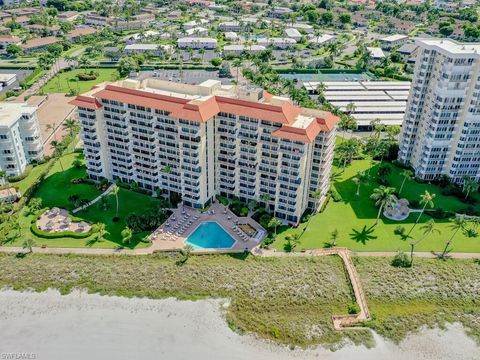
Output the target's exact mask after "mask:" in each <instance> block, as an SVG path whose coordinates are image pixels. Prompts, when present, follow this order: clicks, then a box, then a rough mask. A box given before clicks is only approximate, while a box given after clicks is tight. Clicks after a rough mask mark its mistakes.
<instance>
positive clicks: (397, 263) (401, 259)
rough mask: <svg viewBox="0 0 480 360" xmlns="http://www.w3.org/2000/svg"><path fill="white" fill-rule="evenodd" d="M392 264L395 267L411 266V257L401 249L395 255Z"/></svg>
mask: <svg viewBox="0 0 480 360" xmlns="http://www.w3.org/2000/svg"><path fill="white" fill-rule="evenodd" d="M391 264H392V266H394V267H403V268H407V267H410V266H411V262H410V259H409V258H408V256H407V254H405V253H404V252H403V251H400V252H398V253H397V255H395V257H394V258H393V260H392V263H391Z"/></svg>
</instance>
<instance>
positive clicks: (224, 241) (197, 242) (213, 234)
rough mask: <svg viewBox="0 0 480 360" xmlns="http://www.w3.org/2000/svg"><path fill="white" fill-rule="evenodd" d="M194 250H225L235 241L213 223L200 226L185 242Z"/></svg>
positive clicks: (209, 222)
mask: <svg viewBox="0 0 480 360" xmlns="http://www.w3.org/2000/svg"><path fill="white" fill-rule="evenodd" d="M185 243H186V244H188V245H191V246H193V247H194V248H195V249H226V248H230V247H232V246H233V244H235V240H234V239H233V238H232V237H231V236H230V235H229V234H228V233H227V232H226V231H225V230H224V229H223V228H222V227H221V226H220V225H219V224H218V223H216V222H215V221H208V222H204V223H202V224H200V225H199V226H198V227H197V228H196V229H195V231H194V232H193V233H192V234H191V235H190V236H189V237H188V238H187V241H186V242H185Z"/></svg>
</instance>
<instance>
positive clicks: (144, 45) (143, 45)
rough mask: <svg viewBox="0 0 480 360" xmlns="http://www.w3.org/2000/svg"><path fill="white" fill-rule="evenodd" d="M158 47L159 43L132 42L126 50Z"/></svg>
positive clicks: (151, 49)
mask: <svg viewBox="0 0 480 360" xmlns="http://www.w3.org/2000/svg"><path fill="white" fill-rule="evenodd" d="M157 49H158V45H157V44H131V45H127V46H125V50H146V51H149V50H150V51H155V50H157Z"/></svg>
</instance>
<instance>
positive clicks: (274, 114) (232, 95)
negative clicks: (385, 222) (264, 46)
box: [72, 79, 338, 223]
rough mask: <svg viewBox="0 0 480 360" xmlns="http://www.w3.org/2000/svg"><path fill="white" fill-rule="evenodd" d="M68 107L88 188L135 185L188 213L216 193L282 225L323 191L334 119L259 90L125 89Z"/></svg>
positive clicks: (128, 83) (212, 83)
mask: <svg viewBox="0 0 480 360" xmlns="http://www.w3.org/2000/svg"><path fill="white" fill-rule="evenodd" d="M72 103H73V104H74V105H76V106H77V107H78V115H79V119H80V122H81V137H82V139H83V142H84V146H85V158H86V161H87V171H88V175H89V176H90V177H91V178H92V179H95V180H99V179H101V178H107V179H110V180H121V181H123V182H132V181H135V182H136V183H137V184H138V186H139V187H141V188H144V189H147V190H151V191H154V190H156V189H157V188H160V189H162V191H163V192H164V194H171V193H176V194H178V195H180V196H181V198H182V201H183V203H184V204H185V205H187V206H192V207H196V208H202V207H204V206H206V205H208V204H209V203H211V202H212V201H213V199H214V197H215V195H217V194H220V195H223V196H227V197H229V198H232V197H234V196H236V197H238V198H240V200H242V201H246V202H248V201H250V200H253V199H255V200H257V201H260V202H262V203H264V204H266V205H267V206H268V208H269V209H270V210H271V211H272V212H273V211H274V212H275V216H276V217H278V218H279V219H282V220H284V221H285V222H289V223H298V221H299V220H300V217H301V216H302V214H303V212H304V211H305V210H306V209H307V208H314V207H316V206H319V204H320V203H321V202H322V200H323V198H324V196H325V194H326V193H327V191H328V190H329V176H330V169H331V164H332V158H333V149H334V144H335V128H336V122H337V120H338V119H337V117H335V116H333V115H332V114H330V113H328V112H324V111H319V110H313V109H304V108H300V107H297V106H295V105H293V104H292V102H291V101H290V100H289V99H288V98H283V97H278V96H272V95H271V94H268V93H266V92H264V91H263V90H262V89H258V88H252V87H238V88H237V87H236V86H233V85H221V83H220V82H219V81H216V80H207V81H205V82H203V83H201V84H199V85H187V84H180V83H174V82H168V81H163V80H158V79H146V80H143V81H141V82H139V81H136V80H123V81H118V82H115V83H111V84H102V85H100V86H97V87H96V88H94V89H92V90H91V91H89V92H87V93H86V94H83V95H81V96H78V97H77V98H76V99H75V100H74V101H72ZM315 192H318V193H320V194H321V195H322V196H320V198H316V197H314V196H313V194H314V193H315ZM318 193H317V194H318Z"/></svg>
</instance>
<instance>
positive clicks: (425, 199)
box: [408, 190, 436, 234]
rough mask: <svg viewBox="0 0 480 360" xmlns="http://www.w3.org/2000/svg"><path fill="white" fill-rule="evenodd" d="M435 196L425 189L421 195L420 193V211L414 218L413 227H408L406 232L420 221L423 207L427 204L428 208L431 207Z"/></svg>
mask: <svg viewBox="0 0 480 360" xmlns="http://www.w3.org/2000/svg"><path fill="white" fill-rule="evenodd" d="M435 196H436V195H435V194H430V193H429V192H428V191H427V190H425V192H424V193H423V194H422V195H420V205H423V207H422V211H420V214H419V215H418V217H417V220H415V224H413V227H412V228H411V229H410V231H409V232H408V234H410V233H411V232H412V230H413V228H414V227H415V225H417V224H418V222H419V221H420V218H421V217H422V215H423V212H424V211H425V208H426V207H427V206H429V207H430V208H433V206H434V203H433V199H435Z"/></svg>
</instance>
